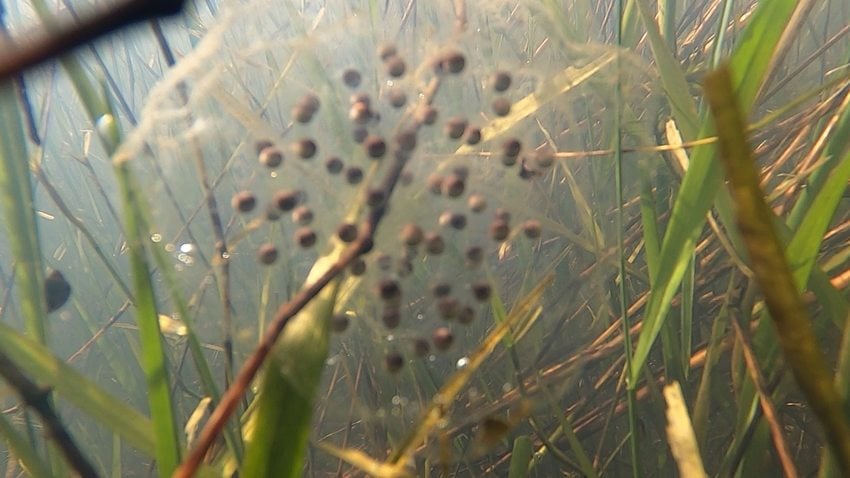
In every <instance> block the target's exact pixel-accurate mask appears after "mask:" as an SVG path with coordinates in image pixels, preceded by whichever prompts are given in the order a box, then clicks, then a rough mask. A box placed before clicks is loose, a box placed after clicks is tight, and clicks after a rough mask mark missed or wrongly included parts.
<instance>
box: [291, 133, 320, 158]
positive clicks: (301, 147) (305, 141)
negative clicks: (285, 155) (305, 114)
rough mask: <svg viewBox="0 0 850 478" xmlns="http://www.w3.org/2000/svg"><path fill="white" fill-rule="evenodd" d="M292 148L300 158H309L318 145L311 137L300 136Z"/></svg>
mask: <svg viewBox="0 0 850 478" xmlns="http://www.w3.org/2000/svg"><path fill="white" fill-rule="evenodd" d="M293 149H294V150H295V154H297V155H298V157H300V158H301V159H310V158H312V157H313V156H315V155H316V151H317V150H318V146H316V142H315V141H313V140H312V139H310V138H302V139H300V140H298V141H296V142H295V144H294V145H293Z"/></svg>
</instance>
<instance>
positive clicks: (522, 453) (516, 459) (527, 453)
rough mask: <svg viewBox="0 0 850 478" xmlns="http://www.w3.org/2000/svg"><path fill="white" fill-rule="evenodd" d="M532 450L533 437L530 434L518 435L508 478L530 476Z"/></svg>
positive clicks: (512, 452)
mask: <svg viewBox="0 0 850 478" xmlns="http://www.w3.org/2000/svg"><path fill="white" fill-rule="evenodd" d="M531 452H532V448H531V438H528V435H520V436H518V437H516V439H515V440H514V448H513V450H512V451H511V464H510V468H509V469H508V478H524V477H526V476H528V464H529V463H530V462H531Z"/></svg>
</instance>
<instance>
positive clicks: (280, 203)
mask: <svg viewBox="0 0 850 478" xmlns="http://www.w3.org/2000/svg"><path fill="white" fill-rule="evenodd" d="M272 201H273V202H274V204H275V206H277V208H278V209H280V210H281V211H291V210H293V209H295V206H297V205H298V203H300V202H301V193H300V192H299V191H278V192H276V193H275V195H274V197H273V198H272Z"/></svg>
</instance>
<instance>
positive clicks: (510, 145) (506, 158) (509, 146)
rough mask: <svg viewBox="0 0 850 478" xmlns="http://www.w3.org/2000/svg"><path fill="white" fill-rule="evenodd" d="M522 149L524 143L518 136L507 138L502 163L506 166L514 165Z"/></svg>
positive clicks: (503, 144)
mask: <svg viewBox="0 0 850 478" xmlns="http://www.w3.org/2000/svg"><path fill="white" fill-rule="evenodd" d="M520 151H522V143H520V142H519V140H518V139H516V138H509V139H506V140H505V142H504V143H502V164H504V165H505V166H513V165H514V164H516V162H517V157H518V156H519V153H520Z"/></svg>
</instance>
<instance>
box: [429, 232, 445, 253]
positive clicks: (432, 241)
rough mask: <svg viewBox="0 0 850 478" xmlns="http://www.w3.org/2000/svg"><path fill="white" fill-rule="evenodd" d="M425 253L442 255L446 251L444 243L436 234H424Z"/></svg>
mask: <svg viewBox="0 0 850 478" xmlns="http://www.w3.org/2000/svg"><path fill="white" fill-rule="evenodd" d="M424 239H425V252H427V253H428V254H431V255H439V254H442V253H443V251H444V250H445V249H446V242H445V241H444V240H443V237H442V236H440V235H439V234H437V233H436V232H426V233H425V238H424Z"/></svg>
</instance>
